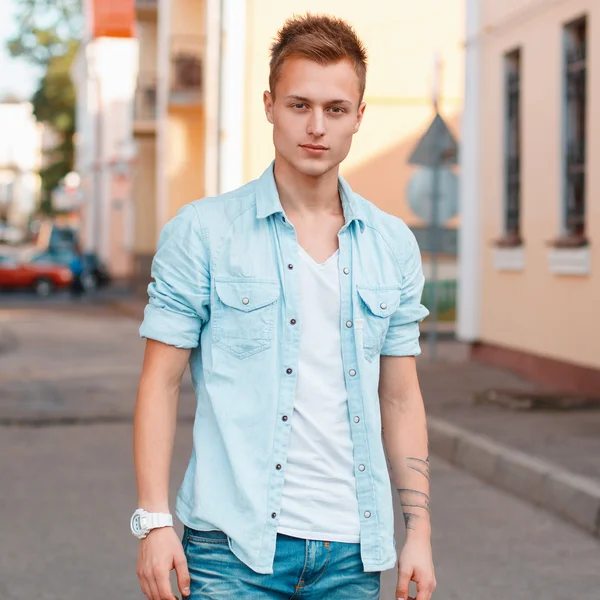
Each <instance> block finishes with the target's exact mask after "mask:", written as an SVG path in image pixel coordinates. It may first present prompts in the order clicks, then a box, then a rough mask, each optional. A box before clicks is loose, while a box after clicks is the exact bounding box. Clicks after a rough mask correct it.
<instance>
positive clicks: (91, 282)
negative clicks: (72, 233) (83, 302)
mask: <svg viewBox="0 0 600 600" xmlns="http://www.w3.org/2000/svg"><path fill="white" fill-rule="evenodd" d="M76 257H77V254H76V252H75V251H74V250H73V249H71V248H63V249H61V250H47V251H45V252H39V251H36V252H32V253H31V254H30V256H29V260H30V261H32V262H35V263H39V264H59V265H63V266H64V267H68V268H69V269H73V266H74V265H75V264H76V262H77V261H76ZM80 258H81V272H79V269H77V271H78V272H77V273H73V274H74V276H76V277H79V279H80V282H81V287H82V288H83V290H84V291H86V292H93V291H96V290H97V289H98V288H100V287H103V286H105V285H108V284H109V283H110V276H109V274H108V271H107V270H106V269H105V268H104V266H103V265H102V263H101V262H100V260H99V259H98V257H97V256H96V254H94V253H91V252H86V253H83V254H82V255H81V257H80Z"/></svg>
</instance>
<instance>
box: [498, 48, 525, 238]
mask: <svg viewBox="0 0 600 600" xmlns="http://www.w3.org/2000/svg"><path fill="white" fill-rule="evenodd" d="M504 73H505V75H504V95H505V107H506V108H505V153H504V177H505V187H504V237H503V240H502V241H503V242H504V243H503V244H502V245H509V246H516V245H520V244H521V51H520V50H515V51H514V52H511V53H509V54H507V55H505V57H504Z"/></svg>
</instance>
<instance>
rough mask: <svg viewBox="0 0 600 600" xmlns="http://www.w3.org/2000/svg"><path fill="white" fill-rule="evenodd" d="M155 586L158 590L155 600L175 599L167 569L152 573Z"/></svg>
mask: <svg viewBox="0 0 600 600" xmlns="http://www.w3.org/2000/svg"><path fill="white" fill-rule="evenodd" d="M154 577H155V581H156V587H157V590H158V596H157V598H156V600H177V598H175V596H174V595H173V590H172V588H171V581H170V580H169V571H167V572H166V573H165V571H164V570H163V571H161V572H160V573H155V574H154Z"/></svg>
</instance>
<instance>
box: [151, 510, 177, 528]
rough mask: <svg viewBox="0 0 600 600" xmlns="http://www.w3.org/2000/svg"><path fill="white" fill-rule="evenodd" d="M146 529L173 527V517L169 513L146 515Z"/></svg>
mask: <svg viewBox="0 0 600 600" xmlns="http://www.w3.org/2000/svg"><path fill="white" fill-rule="evenodd" d="M146 515H147V518H148V521H147V523H146V526H147V528H148V529H157V528H158V527H173V516H172V515H170V514H169V513H146Z"/></svg>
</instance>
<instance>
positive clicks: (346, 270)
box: [344, 267, 350, 275]
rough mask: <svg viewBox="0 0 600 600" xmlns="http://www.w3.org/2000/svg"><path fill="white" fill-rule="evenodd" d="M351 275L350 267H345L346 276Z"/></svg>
mask: <svg viewBox="0 0 600 600" xmlns="http://www.w3.org/2000/svg"><path fill="white" fill-rule="evenodd" d="M348 273H350V269H349V268H348V267H344V275H348Z"/></svg>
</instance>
